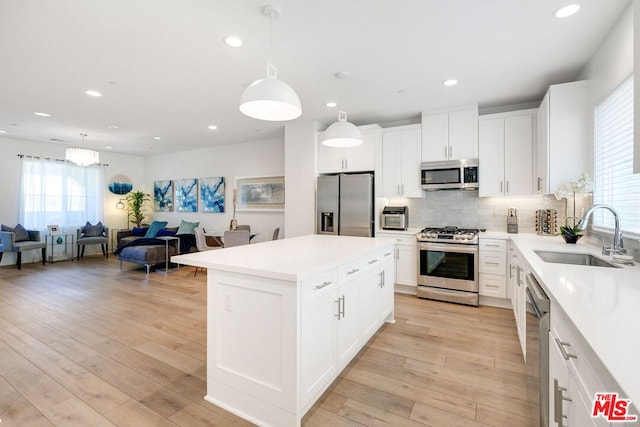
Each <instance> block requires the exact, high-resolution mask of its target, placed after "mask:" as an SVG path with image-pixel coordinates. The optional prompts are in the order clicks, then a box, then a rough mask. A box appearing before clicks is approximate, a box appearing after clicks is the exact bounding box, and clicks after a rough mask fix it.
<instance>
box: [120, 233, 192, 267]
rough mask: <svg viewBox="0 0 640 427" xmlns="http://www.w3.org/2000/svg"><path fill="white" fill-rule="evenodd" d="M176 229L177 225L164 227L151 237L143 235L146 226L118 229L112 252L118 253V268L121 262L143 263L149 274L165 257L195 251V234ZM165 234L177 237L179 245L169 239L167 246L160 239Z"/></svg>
mask: <svg viewBox="0 0 640 427" xmlns="http://www.w3.org/2000/svg"><path fill="white" fill-rule="evenodd" d="M178 231H179V228H178V227H165V228H163V229H161V230H160V231H159V232H158V234H157V236H156V237H152V238H149V237H145V234H146V232H147V228H146V227H143V228H136V227H134V228H133V229H132V230H120V231H118V232H117V233H116V242H117V248H116V250H115V252H114V254H115V255H118V260H119V261H120V269H122V263H123V262H131V263H135V264H141V265H144V266H145V267H146V270H147V274H149V271H150V270H151V268H152V267H154V266H156V265H159V264H162V265H165V263H166V262H167V257H169V258H171V257H172V256H173V255H178V254H183V253H188V252H192V251H197V248H196V247H195V236H194V235H192V234H178ZM165 236H176V237H178V238H179V242H180V245H179V246H178V241H176V240H170V241H169V242H168V247H167V242H166V241H165V240H162V237H165Z"/></svg>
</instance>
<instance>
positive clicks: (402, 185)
mask: <svg viewBox="0 0 640 427" xmlns="http://www.w3.org/2000/svg"><path fill="white" fill-rule="evenodd" d="M400 186H401V188H402V193H400V195H402V196H404V184H400Z"/></svg>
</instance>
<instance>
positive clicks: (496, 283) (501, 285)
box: [478, 238, 507, 298]
mask: <svg viewBox="0 0 640 427" xmlns="http://www.w3.org/2000/svg"><path fill="white" fill-rule="evenodd" d="M479 258H480V259H479V262H478V271H479V273H480V274H479V278H480V284H479V287H480V296H488V297H494V298H506V297H507V242H506V240H503V239H486V238H481V239H480V242H479Z"/></svg>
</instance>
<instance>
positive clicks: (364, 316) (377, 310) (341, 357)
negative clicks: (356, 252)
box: [301, 246, 395, 410]
mask: <svg viewBox="0 0 640 427" xmlns="http://www.w3.org/2000/svg"><path fill="white" fill-rule="evenodd" d="M394 277H395V262H394V251H393V249H392V247H391V246H389V247H388V248H387V249H385V250H382V251H377V252H374V253H372V254H370V255H368V256H365V257H363V258H360V259H358V260H354V261H352V262H345V263H344V264H343V265H342V266H340V267H338V268H337V269H335V270H334V271H331V272H326V273H324V274H320V275H318V276H316V277H314V278H312V279H309V280H305V281H304V282H303V284H302V287H303V291H302V296H301V297H302V334H301V337H302V342H301V346H302V348H301V350H302V351H301V401H302V405H303V407H305V408H306V409H308V407H309V406H311V405H312V404H313V402H314V401H315V400H316V399H317V398H318V397H319V396H320V395H321V394H322V392H324V390H325V389H326V388H327V387H328V385H329V384H330V383H331V381H333V380H334V379H335V378H336V376H337V375H338V373H339V372H340V371H342V369H344V367H345V366H346V365H347V364H348V363H349V362H350V361H351V360H352V359H353V357H354V356H355V355H356V354H357V353H358V351H360V349H361V348H362V347H363V346H364V344H365V343H366V342H367V340H369V338H371V336H373V334H375V333H376V331H377V330H378V329H379V328H380V326H381V325H382V323H383V322H384V321H385V320H386V321H391V320H392V319H393V283H394ZM306 409H305V410H306Z"/></svg>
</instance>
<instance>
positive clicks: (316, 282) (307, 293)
mask: <svg viewBox="0 0 640 427" xmlns="http://www.w3.org/2000/svg"><path fill="white" fill-rule="evenodd" d="M337 279H338V277H337V272H336V270H330V271H327V272H325V273H321V274H318V275H317V276H313V277H310V278H309V279H304V280H303V281H302V284H301V286H302V291H301V292H302V301H303V302H305V303H306V302H309V301H312V300H314V299H316V298H320V297H322V296H323V295H328V294H331V295H334V296H335V294H336V289H337V287H338V280H337Z"/></svg>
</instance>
